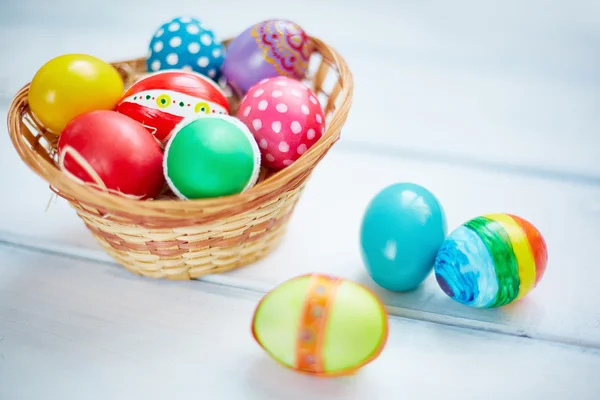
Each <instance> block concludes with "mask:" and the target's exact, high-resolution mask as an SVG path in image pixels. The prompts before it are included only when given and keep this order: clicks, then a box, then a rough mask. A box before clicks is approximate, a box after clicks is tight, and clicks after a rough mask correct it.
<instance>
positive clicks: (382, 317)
mask: <svg viewBox="0 0 600 400" xmlns="http://www.w3.org/2000/svg"><path fill="white" fill-rule="evenodd" d="M252 335H253V337H254V339H255V340H256V341H257V343H258V344H259V345H260V346H261V347H262V348H263V349H264V350H265V351H266V352H267V354H269V355H270V356H271V357H273V358H274V359H275V360H276V361H277V362H279V363H280V364H282V365H283V366H285V367H288V368H291V369H293V370H295V371H298V372H302V373H306V374H310V375H315V376H341V375H350V374H353V373H355V372H356V371H357V370H359V369H360V368H361V367H363V366H364V365H366V364H368V363H370V362H371V361H373V360H374V359H375V358H377V357H378V356H379V354H380V352H381V351H382V350H383V348H384V346H385V343H386V340H387V336H388V320H387V313H386V311H385V309H384V306H383V304H382V303H381V301H380V300H379V299H378V298H377V297H376V296H375V295H374V294H373V293H371V292H370V291H369V290H368V289H366V288H365V287H364V286H362V285H359V284H358V283H355V282H353V281H351V280H347V279H342V278H338V277H334V276H328V275H324V274H318V273H314V274H311V275H305V276H299V277H296V278H293V279H291V280H289V281H286V282H284V283H282V284H280V285H279V286H277V287H276V288H274V289H273V290H271V291H270V292H269V293H267V294H266V295H265V296H264V297H263V298H262V299H261V301H260V302H259V304H258V306H257V307H256V310H255V312H254V316H253V319H252Z"/></svg>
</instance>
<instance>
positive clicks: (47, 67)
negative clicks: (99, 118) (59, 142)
mask: <svg viewBox="0 0 600 400" xmlns="http://www.w3.org/2000/svg"><path fill="white" fill-rule="evenodd" d="M123 90H124V84H123V79H122V78H121V75H119V73H118V72H117V70H116V69H115V68H114V67H113V66H112V65H110V64H108V63H106V62H104V61H102V60H100V59H98V58H96V57H93V56H90V55H87V54H64V55H61V56H58V57H56V58H53V59H52V60H50V61H48V62H47V63H46V64H44V65H43V66H42V68H40V69H39V70H38V71H37V73H36V74H35V76H34V77H33V80H32V81H31V85H30V86H29V93H28V100H29V107H30V108H31V111H32V113H33V114H34V116H35V118H36V119H37V120H38V121H39V122H40V123H41V124H42V125H43V126H44V128H46V129H47V130H48V131H49V132H51V133H53V134H56V135H58V134H60V133H61V132H62V130H63V128H64V127H65V125H66V124H67V122H69V121H70V120H71V119H73V118H75V117H76V116H78V115H81V114H83V113H86V112H89V111H94V110H113V109H114V108H115V106H116V105H117V102H118V101H119V99H120V98H121V96H122V95H123Z"/></svg>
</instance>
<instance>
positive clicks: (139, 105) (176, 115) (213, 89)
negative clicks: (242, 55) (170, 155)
mask: <svg viewBox="0 0 600 400" xmlns="http://www.w3.org/2000/svg"><path fill="white" fill-rule="evenodd" d="M116 111H117V112H120V113H121V114H125V115H127V116H128V117H131V118H133V119H134V120H136V121H137V122H139V123H140V124H142V125H143V126H144V127H146V129H148V130H149V131H150V133H152V134H153V135H154V137H155V138H156V139H157V140H158V141H159V142H160V143H162V144H163V145H165V144H166V142H167V140H168V139H169V135H170V133H171V131H173V129H174V128H175V126H176V125H177V124H178V123H180V122H181V121H182V120H183V119H184V118H186V117H191V116H194V115H199V116H202V115H211V114H229V103H228V101H227V97H226V96H225V93H224V92H223V91H222V90H221V88H220V87H219V86H218V85H217V84H216V83H215V82H213V81H212V80H210V79H209V78H207V77H205V76H204V75H201V74H198V73H194V72H185V71H161V72H156V73H153V74H150V75H148V76H146V77H144V78H142V79H140V80H138V81H137V82H135V83H134V84H133V85H132V86H131V87H130V88H129V89H128V90H127V91H126V92H125V94H124V95H123V97H122V98H121V100H120V101H119V103H118V104H117V108H116Z"/></svg>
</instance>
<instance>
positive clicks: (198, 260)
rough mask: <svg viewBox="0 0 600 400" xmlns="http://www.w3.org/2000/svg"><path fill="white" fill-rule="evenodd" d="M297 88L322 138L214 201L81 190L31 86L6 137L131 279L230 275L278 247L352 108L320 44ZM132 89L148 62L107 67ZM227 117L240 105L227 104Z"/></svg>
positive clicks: (347, 80) (344, 78)
mask: <svg viewBox="0 0 600 400" xmlns="http://www.w3.org/2000/svg"><path fill="white" fill-rule="evenodd" d="M311 42H312V44H313V48H314V52H313V54H312V56H311V60H310V66H309V69H308V72H307V75H306V77H305V78H304V79H303V82H304V83H305V84H307V85H308V86H309V87H311V88H312V89H313V91H314V92H315V94H316V95H317V97H318V98H319V100H320V101H321V104H322V106H323V109H324V111H325V116H326V122H327V124H326V129H325V132H324V134H323V136H322V137H321V139H320V140H319V141H318V142H317V143H316V144H315V145H313V146H312V147H311V148H310V149H309V150H308V151H306V152H305V153H304V154H303V155H302V156H301V157H300V158H299V159H298V160H297V161H296V162H294V163H293V164H292V165H290V166H288V167H286V168H285V169H283V170H281V171H278V172H276V173H272V172H269V171H267V170H264V169H263V170H262V171H261V178H260V179H259V181H258V183H257V184H256V185H255V186H254V187H252V188H251V189H249V190H248V191H246V192H243V193H240V194H237V195H232V196H226V197H220V198H213V199H199V200H178V199H175V198H174V197H173V196H169V195H165V196H163V197H161V198H158V199H156V200H146V201H140V200H134V199H130V198H126V197H123V196H119V195H116V194H111V193H107V192H103V191H100V190H98V189H95V188H93V187H91V186H87V185H83V184H79V183H77V182H76V181H74V180H72V179H70V178H68V177H67V176H66V175H65V174H63V173H62V172H61V171H60V169H59V168H58V164H57V152H56V144H57V141H58V137H57V136H55V135H53V134H51V133H49V132H46V131H45V130H44V129H43V127H41V126H40V125H39V124H38V123H37V122H36V121H35V120H34V119H33V117H32V115H31V113H30V110H29V105H28V101H27V96H28V89H29V84H27V85H25V87H23V89H21V90H20V91H19V92H18V93H17V94H16V96H15V97H14V99H13V101H12V103H11V105H10V109H9V112H8V132H9V134H10V137H11V139H12V143H13V145H14V146H15V148H16V150H17V152H18V153H19V155H20V156H21V158H22V160H23V161H24V162H25V163H26V164H27V165H28V166H29V167H30V168H31V169H32V170H33V171H34V172H35V173H36V174H38V175H39V176H40V177H42V178H43V179H44V180H45V181H46V182H48V183H49V185H50V189H51V190H52V191H54V192H55V193H56V194H58V195H59V196H60V197H62V198H64V199H66V200H67V201H68V202H69V203H70V205H71V206H72V207H73V208H74V209H75V210H76V212H77V214H78V215H79V216H80V217H81V219H82V220H83V221H84V223H85V224H86V226H87V228H88V229H89V230H90V231H91V233H92V234H93V236H94V237H95V239H96V240H97V241H98V243H99V244H100V245H101V246H102V247H103V248H104V249H105V250H106V252H107V253H108V254H109V255H110V256H111V257H112V258H113V259H114V260H116V261H117V262H118V263H119V264H121V265H122V266H124V267H125V268H127V269H128V270H129V271H131V272H133V273H135V274H138V275H144V276H148V277H153V278H169V279H192V278H198V277H200V276H202V275H205V274H214V273H221V272H225V271H229V270H232V269H235V268H239V267H242V266H245V265H248V264H250V263H252V262H255V261H257V260H259V259H261V258H263V257H264V256H266V255H267V254H268V253H269V252H270V251H271V250H272V249H273V248H274V247H275V246H276V245H277V244H278V243H279V242H280V240H281V238H282V236H283V235H284V233H285V230H286V227H287V224H288V221H289V219H290V216H291V215H292V213H293V211H294V208H295V206H296V203H297V202H298V200H299V198H300V196H301V193H302V190H303V189H304V186H305V184H306V182H307V180H308V178H309V177H310V175H311V173H312V171H313V168H315V167H316V166H317V164H318V163H319V162H320V161H321V159H322V158H323V157H324V156H325V154H327V152H328V151H329V149H330V148H331V146H332V145H333V144H334V143H335V142H336V141H337V140H338V139H339V137H340V132H341V129H342V126H343V125H344V123H345V122H346V118H347V116H348V112H349V109H350V106H351V102H352V91H353V82H352V74H351V72H350V70H349V69H348V66H347V65H346V62H345V61H344V59H343V58H342V57H341V56H340V55H339V54H338V53H337V52H336V51H335V50H334V49H332V48H331V47H330V46H328V45H327V44H325V43H324V42H322V41H321V40H319V39H316V38H311ZM112 65H114V66H115V67H116V68H117V70H118V71H119V73H120V74H121V76H122V77H123V80H124V82H125V86H126V87H128V86H130V85H131V84H132V83H133V82H134V81H135V80H136V79H137V78H138V77H139V76H140V75H142V74H145V73H147V71H146V60H145V59H144V58H138V59H135V60H131V61H123V62H116V63H113V64H112ZM229 101H230V104H231V108H232V110H231V115H235V113H236V111H237V105H238V104H239V101H240V99H239V98H237V99H236V98H233V97H231V96H230V97H229Z"/></svg>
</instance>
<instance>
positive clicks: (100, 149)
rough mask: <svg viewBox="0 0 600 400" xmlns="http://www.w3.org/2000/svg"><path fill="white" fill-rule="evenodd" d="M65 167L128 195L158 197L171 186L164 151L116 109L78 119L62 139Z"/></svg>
mask: <svg viewBox="0 0 600 400" xmlns="http://www.w3.org/2000/svg"><path fill="white" fill-rule="evenodd" d="M57 148H58V156H59V163H58V164H59V167H60V169H61V170H62V171H63V172H64V173H65V175H67V176H68V177H70V178H72V179H75V180H76V181H78V182H80V183H88V184H90V185H91V186H93V187H96V188H97V189H99V190H104V191H109V192H112V193H117V194H121V195H124V196H128V197H132V198H138V199H147V198H156V197H157V196H158V194H159V193H160V191H161V190H162V188H163V187H164V185H165V178H164V176H163V173H162V161H163V153H162V150H161V148H160V146H159V145H158V143H157V142H156V140H154V138H153V137H152V135H151V134H150V133H149V132H148V131H147V130H146V129H144V127H143V126H141V125H140V124H139V123H137V122H136V121H134V120H133V119H131V118H129V117H128V116H126V115H123V114H119V113H117V112H115V111H106V110H101V111H92V112H89V113H85V114H81V115H79V116H77V117H75V118H73V119H72V120H71V121H70V122H69V123H68V124H67V126H65V129H64V130H63V132H62V134H61V135H60V137H59V139H58V145H57Z"/></svg>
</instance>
